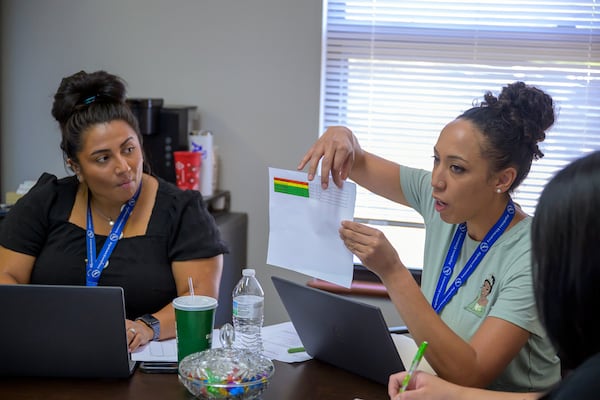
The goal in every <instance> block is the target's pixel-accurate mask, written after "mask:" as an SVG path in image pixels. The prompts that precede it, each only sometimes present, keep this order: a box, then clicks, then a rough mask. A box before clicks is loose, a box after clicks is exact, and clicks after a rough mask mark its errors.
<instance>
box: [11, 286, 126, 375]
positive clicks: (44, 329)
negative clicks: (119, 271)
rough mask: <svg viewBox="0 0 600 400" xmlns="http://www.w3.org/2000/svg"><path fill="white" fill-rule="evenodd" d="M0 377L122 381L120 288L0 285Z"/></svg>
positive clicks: (123, 336) (123, 343)
mask: <svg viewBox="0 0 600 400" xmlns="http://www.w3.org/2000/svg"><path fill="white" fill-rule="evenodd" d="M0 310H2V311H1V312H0V318H1V321H2V329H0V360H1V362H0V376H38V377H69V378H126V377H129V376H130V375H131V374H132V373H133V371H134V369H135V364H136V363H135V362H134V361H131V357H130V355H129V352H128V351H127V333H126V331H125V302H124V299H123V289H122V288H120V287H106V286H97V287H86V286H64V285H62V286H61V285H0Z"/></svg>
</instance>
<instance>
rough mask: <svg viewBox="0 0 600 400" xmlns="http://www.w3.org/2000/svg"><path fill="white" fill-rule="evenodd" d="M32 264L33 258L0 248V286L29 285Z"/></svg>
mask: <svg viewBox="0 0 600 400" xmlns="http://www.w3.org/2000/svg"><path fill="white" fill-rule="evenodd" d="M34 263H35V257H33V256H30V255H27V254H23V253H18V252H16V251H13V250H9V249H7V248H6V247H4V246H0V284H2V285H11V284H12V285H14V284H27V283H29V282H30V280H31V271H32V270H33V264H34Z"/></svg>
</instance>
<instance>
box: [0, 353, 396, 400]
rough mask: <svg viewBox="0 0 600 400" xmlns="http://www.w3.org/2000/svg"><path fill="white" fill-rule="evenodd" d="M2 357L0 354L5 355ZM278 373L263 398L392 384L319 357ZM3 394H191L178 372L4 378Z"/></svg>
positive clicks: (40, 398) (380, 397)
mask: <svg viewBox="0 0 600 400" xmlns="http://www.w3.org/2000/svg"><path fill="white" fill-rule="evenodd" d="M0 358H1V357H0ZM273 363H274V364H275V374H274V375H273V378H272V380H271V383H270V385H269V387H268V389H267V390H266V391H265V392H264V393H263V396H262V400H300V399H301V400H319V399H327V400H329V399H331V400H354V399H356V398H360V399H364V400H384V399H389V397H388V396H387V388H386V387H385V386H384V385H380V384H378V383H376V382H373V381H370V380H367V379H364V378H361V377H360V376H357V375H355V374H352V373H350V372H346V371H344V370H341V369H339V368H336V367H333V366H331V365H329V364H325V363H323V362H320V361H318V360H314V359H313V360H309V361H305V362H301V363H294V364H287V363H283V362H279V361H274V362H273ZM0 399H7V400H8V399H10V400H33V399H35V400H79V399H85V400H100V399H102V400H152V399H161V400H191V399H194V397H193V396H192V395H190V394H189V393H188V391H187V390H186V389H185V387H184V386H183V385H182V384H180V383H179V381H178V379H177V375H176V374H147V373H144V372H141V371H140V370H139V369H138V370H137V371H136V372H135V373H134V375H133V376H132V377H131V378H130V379H122V380H121V379H119V380H106V379H64V378H61V379H58V378H57V379H54V378H5V377H3V378H0Z"/></svg>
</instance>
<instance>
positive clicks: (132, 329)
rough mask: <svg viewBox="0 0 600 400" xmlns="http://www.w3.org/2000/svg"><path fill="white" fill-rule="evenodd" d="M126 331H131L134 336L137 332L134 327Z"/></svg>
mask: <svg viewBox="0 0 600 400" xmlns="http://www.w3.org/2000/svg"><path fill="white" fill-rule="evenodd" d="M128 331H129V332H131V333H133V335H134V336H135V334H136V333H137V331H136V330H135V328H129V329H128Z"/></svg>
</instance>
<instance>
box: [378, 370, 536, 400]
mask: <svg viewBox="0 0 600 400" xmlns="http://www.w3.org/2000/svg"><path fill="white" fill-rule="evenodd" d="M406 373H407V372H406V371H404V372H399V373H396V374H393V375H391V376H390V379H389V382H388V395H389V396H390V399H392V400H421V399H422V400H425V399H427V400H479V399H486V400H536V399H539V398H540V396H541V395H542V393H535V392H527V393H515V392H497V391H493V390H486V389H479V388H471V387H465V386H460V385H456V384H454V383H450V382H448V381H445V380H443V379H441V378H438V377H436V376H433V375H430V374H428V373H426V372H423V371H417V372H416V373H415V374H414V375H413V376H412V377H411V380H410V383H409V385H408V388H407V390H406V391H405V392H404V393H399V391H400V387H402V382H403V381H404V377H405V376H406Z"/></svg>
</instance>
